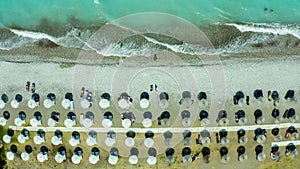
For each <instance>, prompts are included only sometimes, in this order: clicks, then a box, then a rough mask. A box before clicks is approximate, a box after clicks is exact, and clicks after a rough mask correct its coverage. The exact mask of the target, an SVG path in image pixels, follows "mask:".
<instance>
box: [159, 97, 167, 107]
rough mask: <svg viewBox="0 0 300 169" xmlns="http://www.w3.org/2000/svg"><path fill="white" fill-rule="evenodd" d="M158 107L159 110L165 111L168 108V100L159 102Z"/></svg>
mask: <svg viewBox="0 0 300 169" xmlns="http://www.w3.org/2000/svg"><path fill="white" fill-rule="evenodd" d="M159 107H160V108H161V109H166V108H168V107H169V102H168V100H166V99H162V100H160V102H159Z"/></svg>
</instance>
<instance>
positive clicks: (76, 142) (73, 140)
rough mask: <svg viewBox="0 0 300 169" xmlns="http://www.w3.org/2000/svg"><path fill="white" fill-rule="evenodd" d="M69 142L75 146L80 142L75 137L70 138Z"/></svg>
mask: <svg viewBox="0 0 300 169" xmlns="http://www.w3.org/2000/svg"><path fill="white" fill-rule="evenodd" d="M69 144H70V145H71V146H73V147H75V146H77V145H78V144H79V140H76V139H74V138H73V137H72V138H71V139H70V140H69Z"/></svg>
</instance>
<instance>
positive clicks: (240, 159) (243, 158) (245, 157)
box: [238, 154, 248, 161]
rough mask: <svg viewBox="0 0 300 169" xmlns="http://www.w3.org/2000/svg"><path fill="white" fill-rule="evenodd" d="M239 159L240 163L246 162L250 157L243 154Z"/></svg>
mask: <svg viewBox="0 0 300 169" xmlns="http://www.w3.org/2000/svg"><path fill="white" fill-rule="evenodd" d="M238 158H239V161H245V160H247V159H248V156H247V155H246V154H241V155H240V156H239V157H238Z"/></svg>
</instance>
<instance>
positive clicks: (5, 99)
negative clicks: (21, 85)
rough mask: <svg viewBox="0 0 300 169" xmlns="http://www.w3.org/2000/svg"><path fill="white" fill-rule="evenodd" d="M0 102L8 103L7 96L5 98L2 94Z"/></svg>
mask: <svg viewBox="0 0 300 169" xmlns="http://www.w3.org/2000/svg"><path fill="white" fill-rule="evenodd" d="M1 100H2V101H3V102H4V103H7V102H8V96H7V95H6V94H5V93H3V94H2V95H1Z"/></svg>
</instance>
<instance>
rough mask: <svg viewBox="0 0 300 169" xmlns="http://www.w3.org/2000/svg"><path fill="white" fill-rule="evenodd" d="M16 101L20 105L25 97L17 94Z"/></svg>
mask: <svg viewBox="0 0 300 169" xmlns="http://www.w3.org/2000/svg"><path fill="white" fill-rule="evenodd" d="M15 100H16V101H17V102H19V103H20V102H21V101H22V100H23V96H22V95H21V94H16V96H15Z"/></svg>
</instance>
